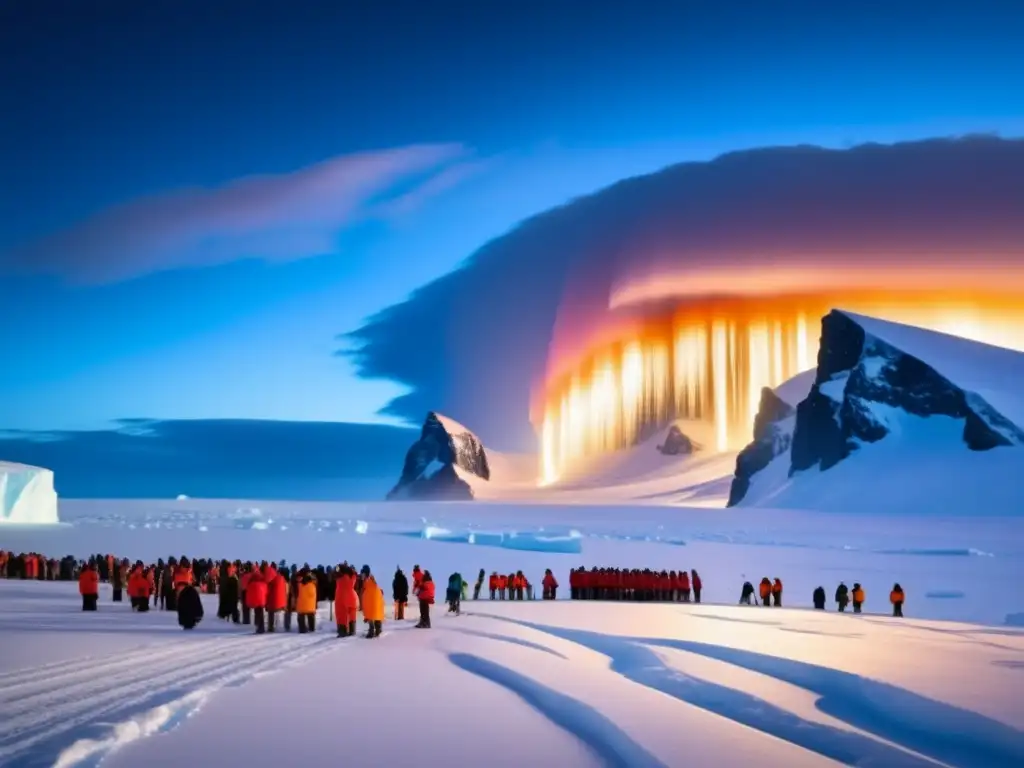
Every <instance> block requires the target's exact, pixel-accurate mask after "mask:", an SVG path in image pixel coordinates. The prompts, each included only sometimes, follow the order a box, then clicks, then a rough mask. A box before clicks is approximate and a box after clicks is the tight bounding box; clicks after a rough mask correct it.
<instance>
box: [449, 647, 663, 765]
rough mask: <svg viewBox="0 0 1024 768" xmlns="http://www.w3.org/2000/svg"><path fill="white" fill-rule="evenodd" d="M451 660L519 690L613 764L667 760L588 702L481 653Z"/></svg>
mask: <svg viewBox="0 0 1024 768" xmlns="http://www.w3.org/2000/svg"><path fill="white" fill-rule="evenodd" d="M448 660H449V661H451V663H452V664H454V665H455V666H456V667H458V668H459V669H462V670H464V671H466V672H469V673H470V674H473V675H476V676H477V677H480V678H483V679H484V680H488V681H490V682H492V683H496V684H497V685H500V686H501V687H502V688H505V689H507V690H509V691H511V692H512V693H514V694H516V696H518V697H519V698H521V699H522V700H523V701H524V702H526V703H527V704H528V705H529V706H530V707H532V708H533V709H535V710H536V711H537V712H539V713H540V714H541V715H543V716H544V717H546V718H547V719H548V720H550V721H551V722H552V723H554V724H555V725H557V726H558V727H559V728H562V729H563V730H565V731H567V732H568V733H570V734H572V735H573V736H575V737H576V738H577V739H579V740H580V741H581V742H582V743H583V744H584V745H585V746H586V747H587V748H588V749H590V751H591V752H593V753H594V755H595V756H596V757H597V758H598V759H599V760H601V761H602V762H604V763H605V764H606V765H608V766H610V768H645V766H650V767H651V768H657V767H659V766H660V767H661V768H664V763H662V762H661V761H660V760H658V759H657V758H655V757H654V756H653V755H651V754H650V753H649V752H648V751H647V750H645V749H644V748H643V747H642V746H640V745H639V744H637V743H636V742H635V741H633V740H632V739H631V738H630V737H629V736H628V735H626V733H625V732H623V731H622V730H621V729H620V728H619V727H618V726H617V725H615V724H614V723H612V721H611V720H609V719H608V718H606V717H605V716H604V715H602V714H601V713H600V712H598V711H597V710H595V709H593V708H592V707H590V706H588V705H587V704H584V703H583V702H581V701H577V700H576V699H574V698H572V697H570V696H566V695H565V694H564V693H559V692H558V691H555V690H553V689H551V688H548V687H547V686H545V685H542V684H541V683H538V682H537V681H535V680H531V679H530V678H528V677H526V676H524V675H521V674H519V673H518V672H514V671H513V670H511V669H509V668H507V667H503V666H501V665H500V664H495V663H494V662H493V661H488V660H487V659H483V658H480V657H479V656H474V655H472V654H469V653H452V654H449V655H448Z"/></svg>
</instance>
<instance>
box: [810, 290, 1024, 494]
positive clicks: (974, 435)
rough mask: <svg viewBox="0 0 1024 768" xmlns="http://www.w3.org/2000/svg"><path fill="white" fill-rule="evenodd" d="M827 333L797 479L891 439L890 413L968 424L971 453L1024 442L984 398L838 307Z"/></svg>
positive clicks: (1023, 436)
mask: <svg viewBox="0 0 1024 768" xmlns="http://www.w3.org/2000/svg"><path fill="white" fill-rule="evenodd" d="M821 328H822V331H821V347H820V351H819V353H818V369H817V374H816V376H815V379H814V385H813V387H812V388H811V392H810V394H809V395H808V396H807V398H806V399H805V400H804V401H803V402H801V403H800V405H799V406H797V415H796V425H795V430H794V432H793V443H792V461H791V466H790V475H793V474H794V473H796V472H800V471H802V470H805V469H809V468H811V467H813V466H818V467H819V469H821V470H826V469H829V468H830V467H832V466H834V465H836V464H838V463H839V462H840V461H843V460H844V459H846V458H847V457H848V456H849V455H850V454H851V453H853V452H854V451H856V450H857V449H858V448H859V447H860V446H861V445H863V444H865V443H873V442H877V441H878V440H881V439H882V438H884V437H885V436H886V435H888V434H889V432H890V431H891V427H890V425H889V424H888V422H887V419H886V417H885V408H891V409H897V410H899V411H903V412H905V413H909V414H912V415H915V416H922V417H926V416H948V417H951V418H955V419H962V420H963V421H964V430H963V440H964V443H965V444H966V445H967V447H968V448H970V449H971V450H975V451H984V450H989V449H991V448H995V447H998V446H1008V445H1014V444H1021V443H1024V432H1022V431H1021V430H1020V429H1019V428H1018V427H1017V426H1016V425H1015V424H1013V423H1012V422H1011V421H1009V420H1008V419H1006V418H1005V417H1004V416H1002V415H1001V414H1000V413H999V412H998V411H996V410H995V409H994V408H993V407H992V406H991V405H989V404H988V403H987V402H986V401H985V400H984V398H982V397H981V396H980V395H978V394H976V393H972V392H967V391H965V390H963V389H961V388H960V387H958V386H957V385H956V384H954V383H953V382H951V381H949V380H948V379H947V378H945V377H944V376H943V375H942V374H940V373H939V372H938V371H937V370H935V369H934V368H932V367H931V366H930V365H928V364H927V363H925V362H923V361H922V360H920V359H919V358H917V357H914V356H913V355H910V354H907V353H906V352H903V351H902V350H899V349H897V348H896V347H894V346H893V345H891V344H889V343H888V342H886V341H884V340H882V339H879V338H876V337H874V336H872V335H870V334H868V333H866V332H865V330H864V329H863V328H862V327H861V326H860V325H858V324H857V322H856V321H855V320H853V319H852V318H851V317H849V316H847V315H846V314H844V313H842V312H838V311H835V310H833V311H832V312H830V313H829V314H828V315H826V316H825V318H823V320H822V326H821ZM879 406H881V407H879Z"/></svg>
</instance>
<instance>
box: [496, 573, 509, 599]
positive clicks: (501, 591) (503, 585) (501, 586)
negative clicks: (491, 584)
mask: <svg viewBox="0 0 1024 768" xmlns="http://www.w3.org/2000/svg"><path fill="white" fill-rule="evenodd" d="M509 588H510V585H509V583H508V576H506V575H505V574H503V573H502V574H500V575H499V576H498V596H499V597H500V598H501V599H502V600H504V599H505V590H506V589H509Z"/></svg>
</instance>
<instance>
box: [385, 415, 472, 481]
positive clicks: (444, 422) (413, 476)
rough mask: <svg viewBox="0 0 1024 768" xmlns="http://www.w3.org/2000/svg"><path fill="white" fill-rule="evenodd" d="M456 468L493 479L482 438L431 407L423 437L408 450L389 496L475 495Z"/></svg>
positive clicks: (421, 434) (422, 432)
mask: <svg viewBox="0 0 1024 768" xmlns="http://www.w3.org/2000/svg"><path fill="white" fill-rule="evenodd" d="M456 468H458V469H459V470H462V471H463V472H466V473H469V474H472V475H476V476H477V477H480V478H482V479H484V480H489V479H490V477H491V470H490V467H489V466H488V464H487V454H486V452H485V451H484V447H483V444H482V443H481V442H480V439H479V438H478V437H477V436H476V435H474V434H473V433H472V432H470V431H469V430H468V429H466V428H465V427H463V426H462V425H461V424H459V423H458V422H456V421H453V420H451V419H449V418H447V417H445V416H442V415H440V414H438V413H435V412H433V411H431V412H430V413H428V414H427V417H426V419H425V420H424V422H423V428H422V429H421V430H420V438H419V440H417V441H416V442H415V443H413V444H412V446H411V447H410V448H409V450H408V451H407V452H406V454H405V464H404V465H403V467H402V475H401V477H400V478H399V480H398V482H397V483H396V484H395V487H394V488H392V489H391V491H390V493H388V498H389V499H396V498H410V499H472V498H473V491H472V489H471V488H470V486H469V484H468V483H467V482H466V481H465V480H463V479H462V478H461V477H459V472H458V471H456Z"/></svg>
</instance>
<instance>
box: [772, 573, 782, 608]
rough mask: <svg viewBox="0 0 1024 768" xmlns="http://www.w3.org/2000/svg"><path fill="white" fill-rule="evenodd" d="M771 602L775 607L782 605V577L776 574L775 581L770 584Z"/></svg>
mask: <svg viewBox="0 0 1024 768" xmlns="http://www.w3.org/2000/svg"><path fill="white" fill-rule="evenodd" d="M772 604H773V605H774V606H775V607H776V608H781V607H782V579H780V578H779V577H778V576H776V577H775V582H774V583H773V584H772Z"/></svg>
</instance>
